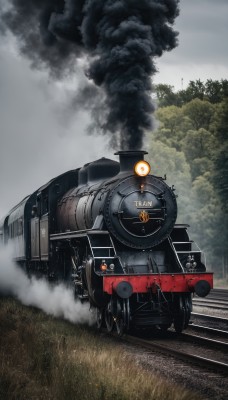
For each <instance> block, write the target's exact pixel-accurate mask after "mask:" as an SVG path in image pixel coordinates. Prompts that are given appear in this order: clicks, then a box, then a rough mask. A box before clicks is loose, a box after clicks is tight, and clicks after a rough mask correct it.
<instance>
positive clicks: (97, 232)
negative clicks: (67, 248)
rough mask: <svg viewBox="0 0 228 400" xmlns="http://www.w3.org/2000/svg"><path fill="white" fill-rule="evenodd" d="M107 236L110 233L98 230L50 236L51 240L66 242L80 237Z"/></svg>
mask: <svg viewBox="0 0 228 400" xmlns="http://www.w3.org/2000/svg"><path fill="white" fill-rule="evenodd" d="M91 234H93V235H105V234H109V232H108V231H101V230H97V229H86V230H81V231H71V232H63V233H54V234H52V235H50V240H52V241H53V240H64V239H74V238H80V237H86V236H88V235H91Z"/></svg>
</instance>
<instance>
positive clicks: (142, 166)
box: [134, 160, 150, 176]
mask: <svg viewBox="0 0 228 400" xmlns="http://www.w3.org/2000/svg"><path fill="white" fill-rule="evenodd" d="M134 172H135V174H136V175H138V176H147V175H148V174H149V173H150V164H149V163H148V162H147V161H144V160H143V161H138V162H137V163H136V164H135V166H134Z"/></svg>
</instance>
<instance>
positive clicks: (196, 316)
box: [191, 312, 228, 331]
mask: <svg viewBox="0 0 228 400" xmlns="http://www.w3.org/2000/svg"><path fill="white" fill-rule="evenodd" d="M191 318H193V322H195V320H200V321H207V323H208V324H210V325H213V326H209V327H211V328H215V326H214V325H217V326H216V329H221V330H224V331H228V318H223V317H218V316H212V315H207V314H200V313H196V312H192V313H191ZM217 327H218V328H217Z"/></svg>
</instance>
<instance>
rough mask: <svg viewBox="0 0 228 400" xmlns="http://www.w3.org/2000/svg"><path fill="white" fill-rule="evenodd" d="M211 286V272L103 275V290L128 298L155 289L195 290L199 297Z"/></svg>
mask: <svg viewBox="0 0 228 400" xmlns="http://www.w3.org/2000/svg"><path fill="white" fill-rule="evenodd" d="M212 288H213V274H212V273H187V274H183V273H180V274H179V273H176V274H150V275H148V274H144V275H143V274H140V275H107V276H103V290H104V292H105V293H107V294H109V295H112V294H114V293H117V294H118V295H119V296H120V297H122V298H129V297H130V296H131V295H132V294H134V293H148V292H149V291H152V292H153V293H156V292H157V290H161V291H162V292H169V293H183V292H189V293H194V292H195V293H196V294H197V295H198V296H199V297H205V296H207V295H208V293H209V292H210V290H211V289H212ZM119 293H121V294H119Z"/></svg>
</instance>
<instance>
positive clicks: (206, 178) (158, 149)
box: [148, 80, 228, 278]
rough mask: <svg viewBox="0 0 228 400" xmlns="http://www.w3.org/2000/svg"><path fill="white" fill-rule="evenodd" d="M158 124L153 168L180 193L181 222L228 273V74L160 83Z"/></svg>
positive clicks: (222, 273)
mask: <svg viewBox="0 0 228 400" xmlns="http://www.w3.org/2000/svg"><path fill="white" fill-rule="evenodd" d="M155 89H156V95H157V103H158V108H157V111H156V124H157V127H156V129H155V130H154V131H153V132H149V133H148V139H149V159H150V163H151V165H152V173H154V174H155V175H159V174H160V175H164V174H166V175H167V181H168V183H170V184H173V183H175V186H176V192H177V193H178V196H179V197H178V199H177V201H178V212H179V217H178V222H179V223H187V224H189V225H190V226H191V233H192V236H193V239H194V240H195V241H196V242H197V243H198V244H199V246H200V248H201V249H202V250H203V251H204V252H205V254H206V257H207V265H208V266H209V268H211V269H212V270H213V271H214V272H216V273H217V276H219V277H223V278H226V277H228V246H227V238H228V205H227V198H228V157H227V155H228V140H227V139H228V80H221V81H212V80H207V81H206V82H205V83H203V82H201V81H200V80H197V81H195V82H194V81H190V83H189V85H188V87H187V88H186V89H185V90H180V91H178V92H174V90H173V88H172V87H171V86H169V85H164V84H159V85H157V86H156V88H155Z"/></svg>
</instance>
